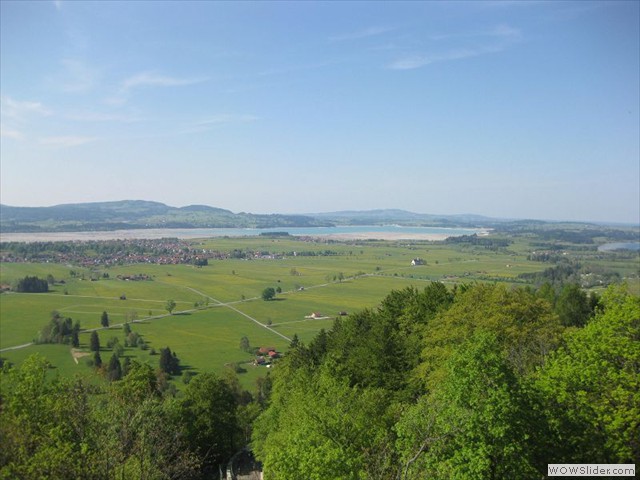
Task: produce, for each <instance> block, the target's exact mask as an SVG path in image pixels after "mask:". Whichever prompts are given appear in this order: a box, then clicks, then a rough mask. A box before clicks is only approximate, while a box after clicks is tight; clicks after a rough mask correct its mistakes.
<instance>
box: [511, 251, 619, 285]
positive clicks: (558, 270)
mask: <svg viewBox="0 0 640 480" xmlns="http://www.w3.org/2000/svg"><path fill="white" fill-rule="evenodd" d="M534 260H535V259H534ZM518 278H521V279H523V280H526V281H527V282H532V283H533V284H534V285H537V286H540V285H543V284H545V283H549V284H551V285H552V286H554V287H555V288H556V289H559V288H562V287H563V286H564V285H565V284H567V283H577V284H579V285H580V286H581V287H583V288H591V287H596V286H607V285H610V284H612V283H619V282H620V280H621V278H620V274H619V273H618V272H614V271H611V270H607V269H606V268H604V267H602V266H599V265H583V264H581V263H580V262H575V261H571V260H568V259H566V258H560V259H559V263H558V264H557V265H554V266H553V267H549V268H546V269H544V270H543V271H542V272H531V273H521V274H520V275H518Z"/></svg>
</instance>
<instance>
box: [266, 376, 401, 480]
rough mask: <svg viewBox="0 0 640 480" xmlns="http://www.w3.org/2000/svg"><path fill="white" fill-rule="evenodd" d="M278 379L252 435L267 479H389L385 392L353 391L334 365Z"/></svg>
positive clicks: (377, 390) (369, 389)
mask: <svg viewBox="0 0 640 480" xmlns="http://www.w3.org/2000/svg"><path fill="white" fill-rule="evenodd" d="M278 379H279V380H278V383H277V384H276V386H275V388H274V394H273V397H272V400H271V406H270V407H269V409H268V410H267V411H266V412H265V413H264V414H263V415H262V416H261V417H260V418H259V419H258V421H257V422H256V424H255V430H254V435H253V446H254V451H255V452H256V454H257V455H258V457H259V458H260V459H261V460H262V461H263V464H264V472H265V479H278V478H308V479H318V480H320V479H326V478H332V479H356V478H362V479H368V478H389V477H388V476H385V475H388V474H390V473H391V472H392V471H393V469H392V468H390V463H391V462H390V460H391V459H390V458H389V455H388V453H389V450H388V448H387V447H389V446H390V440H389V427H390V424H391V423H390V417H389V416H388V415H387V413H386V407H387V406H388V398H387V397H386V396H385V392H384V391H383V390H380V389H376V388H359V387H351V386H349V384H348V382H347V381H346V380H340V379H337V378H335V376H334V375H333V372H332V367H331V366H330V365H326V366H323V367H322V368H321V369H320V370H319V371H316V372H315V373H313V372H312V371H310V370H307V369H304V368H302V369H297V370H295V371H294V372H292V373H291V375H288V376H286V378H283V377H278ZM280 382H283V383H280ZM284 384H286V388H285V386H284ZM385 452H386V453H385Z"/></svg>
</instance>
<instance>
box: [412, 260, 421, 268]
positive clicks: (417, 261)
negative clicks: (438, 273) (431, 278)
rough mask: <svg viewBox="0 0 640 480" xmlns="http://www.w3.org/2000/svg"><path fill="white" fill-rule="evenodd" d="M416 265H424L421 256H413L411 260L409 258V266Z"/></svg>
mask: <svg viewBox="0 0 640 480" xmlns="http://www.w3.org/2000/svg"><path fill="white" fill-rule="evenodd" d="M416 265H424V260H422V259H421V258H414V259H413V260H411V266H412V267H415V266H416Z"/></svg>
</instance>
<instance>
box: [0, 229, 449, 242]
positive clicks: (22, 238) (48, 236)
mask: <svg viewBox="0 0 640 480" xmlns="http://www.w3.org/2000/svg"><path fill="white" fill-rule="evenodd" d="M221 236H227V235H224V234H220V235H211V234H206V233H205V232H202V231H198V230H197V229H196V230H193V231H185V230H179V231H176V232H175V233H174V232H169V231H167V230H166V229H146V230H115V231H109V232H43V233H2V234H0V241H2V242H27V243H30V242H70V241H90V240H134V239H160V238H167V237H172V238H180V239H185V240H187V239H196V238H216V237H221ZM229 236H230V237H235V238H246V237H249V235H236V236H234V235H229ZM292 236H294V237H311V238H317V239H318V240H337V241H353V240H389V241H396V240H430V241H441V240H445V239H446V238H448V237H450V236H451V235H448V234H446V233H407V232H352V233H328V234H315V235H302V234H300V235H292ZM285 238H286V237H285Z"/></svg>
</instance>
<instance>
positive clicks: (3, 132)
mask: <svg viewBox="0 0 640 480" xmlns="http://www.w3.org/2000/svg"><path fill="white" fill-rule="evenodd" d="M0 137H1V138H11V139H13V140H24V134H23V133H22V132H19V131H18V130H12V129H7V128H5V127H3V126H0Z"/></svg>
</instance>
